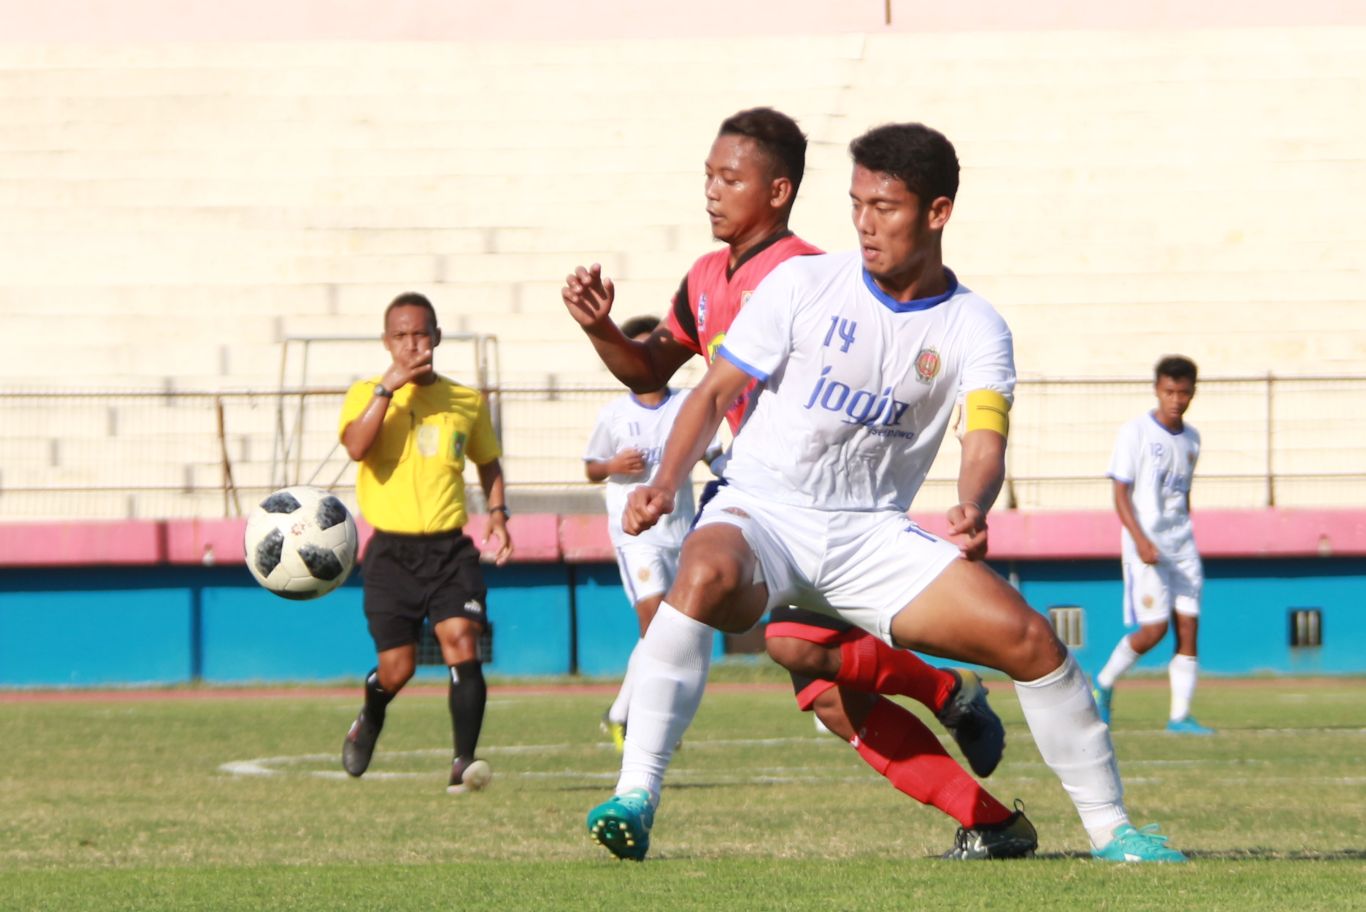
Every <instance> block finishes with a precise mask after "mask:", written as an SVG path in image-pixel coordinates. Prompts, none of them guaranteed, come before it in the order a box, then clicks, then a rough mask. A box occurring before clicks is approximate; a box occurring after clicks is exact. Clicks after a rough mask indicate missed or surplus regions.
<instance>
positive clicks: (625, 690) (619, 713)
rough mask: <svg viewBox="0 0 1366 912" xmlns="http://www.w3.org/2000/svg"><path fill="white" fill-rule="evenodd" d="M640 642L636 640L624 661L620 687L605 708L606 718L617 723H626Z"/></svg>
mask: <svg viewBox="0 0 1366 912" xmlns="http://www.w3.org/2000/svg"><path fill="white" fill-rule="evenodd" d="M641 642H642V641H641V640H636V645H635V648H634V649H632V650H631V658H630V659H628V660H627V662H626V676H625V677H623V678H622V679H621V688H620V689H619V690H617V698H616V699H615V700H613V701H612V705H611V706H609V707H608V708H607V718H608V720H609V721H611V722H615V723H617V724H618V725H625V724H626V710H627V708H628V707H629V706H630V705H631V688H632V685H633V683H634V681H635V668H636V654H637V653H639V652H640V644H641Z"/></svg>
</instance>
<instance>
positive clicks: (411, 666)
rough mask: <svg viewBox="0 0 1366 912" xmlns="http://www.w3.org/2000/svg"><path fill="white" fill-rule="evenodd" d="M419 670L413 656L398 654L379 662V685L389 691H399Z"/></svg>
mask: <svg viewBox="0 0 1366 912" xmlns="http://www.w3.org/2000/svg"><path fill="white" fill-rule="evenodd" d="M416 670H417V662H416V660H415V659H414V658H413V657H411V656H397V657H394V658H390V659H388V660H385V661H381V662H380V663H379V669H378V671H377V674H378V676H379V686H380V687H383V688H384V689H385V690H387V691H388V692H389V693H397V692H398V691H400V690H402V689H403V685H405V684H407V683H408V682H409V681H410V680H412V677H413V672H415V671H416Z"/></svg>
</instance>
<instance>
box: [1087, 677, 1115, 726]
mask: <svg viewBox="0 0 1366 912" xmlns="http://www.w3.org/2000/svg"><path fill="white" fill-rule="evenodd" d="M1114 695H1115V689H1114V688H1113V687H1101V686H1100V685H1099V684H1097V685H1096V686H1095V687H1092V688H1091V696H1093V697H1095V699H1096V712H1098V713H1100V721H1102V722H1104V723H1105V724H1106V725H1109V724H1110V698H1111V697H1113V696H1114Z"/></svg>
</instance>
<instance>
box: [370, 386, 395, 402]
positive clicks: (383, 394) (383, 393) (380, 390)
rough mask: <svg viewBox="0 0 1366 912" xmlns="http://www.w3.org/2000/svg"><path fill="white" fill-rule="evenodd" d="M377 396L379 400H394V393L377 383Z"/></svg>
mask: <svg viewBox="0 0 1366 912" xmlns="http://www.w3.org/2000/svg"><path fill="white" fill-rule="evenodd" d="M375 396H376V397H377V398H379V399H392V398H394V391H393V390H391V389H389V387H387V386H385V385H384V384H383V383H376V384H375Z"/></svg>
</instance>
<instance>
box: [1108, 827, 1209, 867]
mask: <svg viewBox="0 0 1366 912" xmlns="http://www.w3.org/2000/svg"><path fill="white" fill-rule="evenodd" d="M1091 856H1092V857H1093V858H1098V859H1100V860H1101V861H1136V862H1154V861H1156V862H1176V861H1185V860H1186V856H1185V855H1182V854H1181V853H1180V852H1178V851H1176V849H1169V848H1167V837H1166V836H1163V835H1162V834H1161V833H1159V832H1158V831H1157V824H1155V823H1150V824H1148V825H1147V826H1145V827H1141V828H1139V829H1134V828H1133V826H1131V825H1130V824H1127V823H1124V824H1120V825H1119V826H1117V827H1115V832H1114V838H1113V839H1111V840H1110V841H1109V842H1108V843H1107V844H1106V845H1105V846H1103V847H1102V848H1099V849H1092V850H1091Z"/></svg>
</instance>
